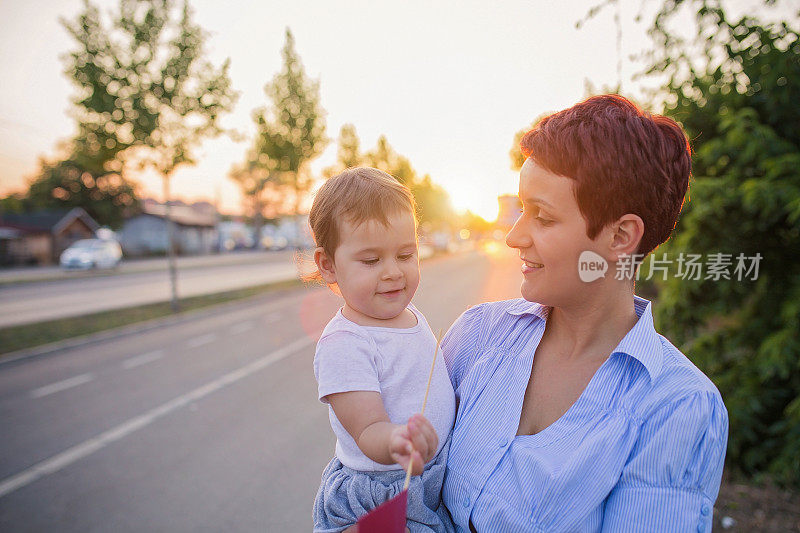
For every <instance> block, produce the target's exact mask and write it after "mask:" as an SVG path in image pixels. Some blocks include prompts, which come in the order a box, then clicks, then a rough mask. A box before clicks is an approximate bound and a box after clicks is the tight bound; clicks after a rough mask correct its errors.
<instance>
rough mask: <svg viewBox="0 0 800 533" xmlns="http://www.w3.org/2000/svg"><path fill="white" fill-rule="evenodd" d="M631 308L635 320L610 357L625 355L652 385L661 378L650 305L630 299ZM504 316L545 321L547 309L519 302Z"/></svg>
mask: <svg viewBox="0 0 800 533" xmlns="http://www.w3.org/2000/svg"><path fill="white" fill-rule="evenodd" d="M633 308H634V311H635V312H636V316H638V317H639V320H637V322H636V324H635V325H634V326H633V328H631V330H630V331H629V332H628V333H627V334H626V335H625V336H624V337H623V338H622V340H621V341H620V342H619V344H617V346H616V348H614V350H613V351H612V352H611V355H615V354H626V355H628V356H630V357H633V358H634V359H636V360H637V361H639V362H640V363H641V364H642V365H643V366H644V367H645V368H646V369H647V373H648V374H649V375H650V380H651V381H653V380H655V379H656V378H657V377H658V376H659V375H660V374H661V370H662V368H663V366H664V352H663V351H662V346H661V336H660V335H659V334H658V332H657V331H656V329H655V326H654V325H653V309H652V304H651V303H650V301H649V300H646V299H644V298H641V297H639V296H635V295H634V297H633ZM506 312H508V313H509V314H511V315H514V316H522V315H535V316H537V317H538V318H540V319H542V320H546V319H547V315H548V314H549V312H550V308H549V307H547V306H545V305H542V304H539V303H536V302H529V301H527V300H525V299H522V298H520V299H519V300H517V301H516V302H515V303H514V304H512V305H510V306H509V307H508V308H507V309H506Z"/></svg>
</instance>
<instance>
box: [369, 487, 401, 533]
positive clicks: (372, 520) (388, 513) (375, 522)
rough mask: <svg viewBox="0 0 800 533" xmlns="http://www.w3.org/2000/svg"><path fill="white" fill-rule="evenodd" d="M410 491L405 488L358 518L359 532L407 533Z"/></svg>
mask: <svg viewBox="0 0 800 533" xmlns="http://www.w3.org/2000/svg"><path fill="white" fill-rule="evenodd" d="M406 505H408V491H407V490H404V491H403V492H401V493H400V494H398V495H397V496H395V497H394V498H392V499H391V500H388V501H386V502H384V503H382V504H380V505H379V506H378V507H376V508H375V509H373V510H372V511H370V512H368V513H367V514H365V515H364V516H362V517H361V518H359V519H358V533H405V530H406Z"/></svg>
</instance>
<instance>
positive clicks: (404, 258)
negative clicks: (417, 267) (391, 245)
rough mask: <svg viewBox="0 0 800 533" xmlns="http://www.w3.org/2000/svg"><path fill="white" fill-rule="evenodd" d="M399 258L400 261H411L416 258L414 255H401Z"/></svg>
mask: <svg viewBox="0 0 800 533" xmlns="http://www.w3.org/2000/svg"><path fill="white" fill-rule="evenodd" d="M397 257H398V258H399V259H400V261H408V260H409V259H411V258H412V257H414V254H400V255H398V256H397Z"/></svg>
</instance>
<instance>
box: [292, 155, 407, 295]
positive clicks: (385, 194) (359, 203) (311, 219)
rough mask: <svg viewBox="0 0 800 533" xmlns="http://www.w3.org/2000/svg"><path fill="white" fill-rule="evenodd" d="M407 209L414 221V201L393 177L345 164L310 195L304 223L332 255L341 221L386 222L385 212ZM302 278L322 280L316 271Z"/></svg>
mask: <svg viewBox="0 0 800 533" xmlns="http://www.w3.org/2000/svg"><path fill="white" fill-rule="evenodd" d="M398 211H408V212H410V213H411V216H413V217H414V223H415V224H416V221H417V205H416V202H415V201H414V195H413V194H411V190H409V188H408V187H406V186H405V185H403V184H402V183H400V182H399V181H397V180H396V179H395V178H393V177H392V176H390V175H389V174H387V173H386V172H383V171H382V170H378V169H377V168H370V167H355V168H348V169H347V170H345V171H344V172H342V173H341V174H338V175H336V176H334V177H332V178H331V179H329V180H328V181H326V182H325V183H324V184H323V185H322V187H320V189H319V191H317V194H316V196H315V197H314V203H313V204H312V205H311V212H310V213H309V214H308V223H309V224H310V226H311V233H312V234H313V235H314V242H315V243H316V245H317V246H318V247H321V248H322V249H323V250H325V254H327V256H328V257H330V258H331V259H333V254H334V253H335V252H336V248H337V247H338V246H339V239H340V233H339V232H340V229H341V221H342V220H347V221H348V222H350V223H353V224H356V225H358V224H361V223H363V222H366V221H368V220H377V221H378V222H380V223H381V224H383V225H384V226H386V225H388V224H389V215H392V214H394V213H397V212H398ZM303 279H304V280H305V281H322V277H321V275H320V273H319V271H315V272H312V273H311V274H309V275H307V276H303Z"/></svg>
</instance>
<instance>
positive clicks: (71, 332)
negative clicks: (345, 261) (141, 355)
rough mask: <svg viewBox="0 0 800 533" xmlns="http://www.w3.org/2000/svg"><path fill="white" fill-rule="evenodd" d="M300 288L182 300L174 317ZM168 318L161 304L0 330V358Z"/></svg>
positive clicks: (282, 284)
mask: <svg viewBox="0 0 800 533" xmlns="http://www.w3.org/2000/svg"><path fill="white" fill-rule="evenodd" d="M300 286H302V282H301V281H299V280H287V281H279V282H275V283H267V284H265V285H256V286H255V287H248V288H245V289H237V290H234V291H227V292H218V293H214V294H205V295H202V296H192V297H189V298H183V299H181V303H180V307H181V310H180V312H179V313H178V315H180V314H183V313H186V312H188V311H194V310H196V309H201V308H204V307H211V306H213V305H217V304H222V303H226V302H232V301H234V300H242V299H245V298H250V297H252V296H256V295H258V294H261V293H265V292H271V291H276V290H280V289H289V288H294V287H300ZM172 315H174V313H173V312H172V309H170V304H169V302H161V303H155V304H147V305H139V306H135V307H126V308H122V309H113V310H110V311H103V312H100V313H92V314H89V315H80V316H75V317H69V318H59V319H56V320H48V321H46V322H37V323H35V324H24V325H22V326H11V327H8V328H2V329H0V357H2V356H3V354H7V353H11V352H15V351H17V350H24V349H25V348H32V347H34V346H40V345H42V344H49V343H51V342H57V341H61V340H64V339H69V338H72V337H80V336H83V335H89V334H91V333H97V332H99V331H105V330H107V329H112V328H118V327H121V326H127V325H129V324H134V323H136V322H143V321H145V320H152V319H154V318H161V317H165V316H172Z"/></svg>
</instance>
